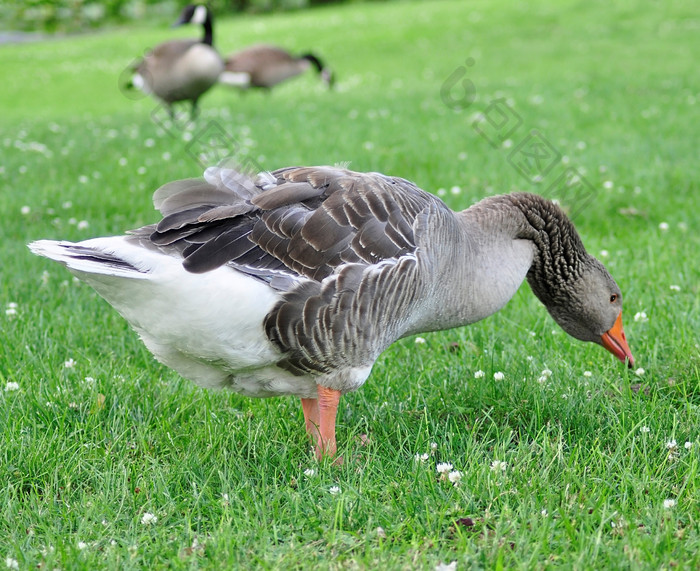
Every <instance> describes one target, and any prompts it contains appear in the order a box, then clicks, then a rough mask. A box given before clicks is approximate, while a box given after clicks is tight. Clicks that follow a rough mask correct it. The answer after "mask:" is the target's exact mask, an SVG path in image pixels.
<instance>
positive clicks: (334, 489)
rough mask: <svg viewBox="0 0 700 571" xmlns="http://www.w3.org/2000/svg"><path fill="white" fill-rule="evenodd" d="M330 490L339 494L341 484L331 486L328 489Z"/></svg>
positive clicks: (332, 493) (334, 493)
mask: <svg viewBox="0 0 700 571" xmlns="http://www.w3.org/2000/svg"><path fill="white" fill-rule="evenodd" d="M328 492H329V493H330V494H331V495H333V496H336V495H338V494H339V493H340V486H331V487H330V488H329V489H328Z"/></svg>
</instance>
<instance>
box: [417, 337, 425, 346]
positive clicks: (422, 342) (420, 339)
mask: <svg viewBox="0 0 700 571" xmlns="http://www.w3.org/2000/svg"><path fill="white" fill-rule="evenodd" d="M415 343H416V345H424V344H425V339H423V337H416V339H415Z"/></svg>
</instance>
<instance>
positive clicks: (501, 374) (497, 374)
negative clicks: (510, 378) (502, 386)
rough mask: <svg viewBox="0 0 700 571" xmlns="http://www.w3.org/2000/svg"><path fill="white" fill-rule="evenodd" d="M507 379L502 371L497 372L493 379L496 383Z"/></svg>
mask: <svg viewBox="0 0 700 571" xmlns="http://www.w3.org/2000/svg"><path fill="white" fill-rule="evenodd" d="M505 378H506V376H505V375H504V374H503V373H502V372H501V371H496V372H495V373H494V374H493V379H494V380H495V381H502V380H503V379H505Z"/></svg>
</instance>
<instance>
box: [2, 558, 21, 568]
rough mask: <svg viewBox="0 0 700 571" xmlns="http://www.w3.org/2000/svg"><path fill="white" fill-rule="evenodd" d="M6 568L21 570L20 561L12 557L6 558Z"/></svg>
mask: <svg viewBox="0 0 700 571" xmlns="http://www.w3.org/2000/svg"><path fill="white" fill-rule="evenodd" d="M5 566H6V567H7V568H8V569H19V561H17V560H16V559H13V558H12V557H5Z"/></svg>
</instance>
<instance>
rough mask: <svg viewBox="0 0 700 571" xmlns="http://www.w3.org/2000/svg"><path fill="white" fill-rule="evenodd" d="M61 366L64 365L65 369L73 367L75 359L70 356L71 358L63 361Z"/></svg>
mask: <svg viewBox="0 0 700 571" xmlns="http://www.w3.org/2000/svg"><path fill="white" fill-rule="evenodd" d="M63 366H64V367H65V368H66V369H72V368H73V367H75V360H74V359H72V358H71V359H68V360H67V361H65V362H64V363H63Z"/></svg>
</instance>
